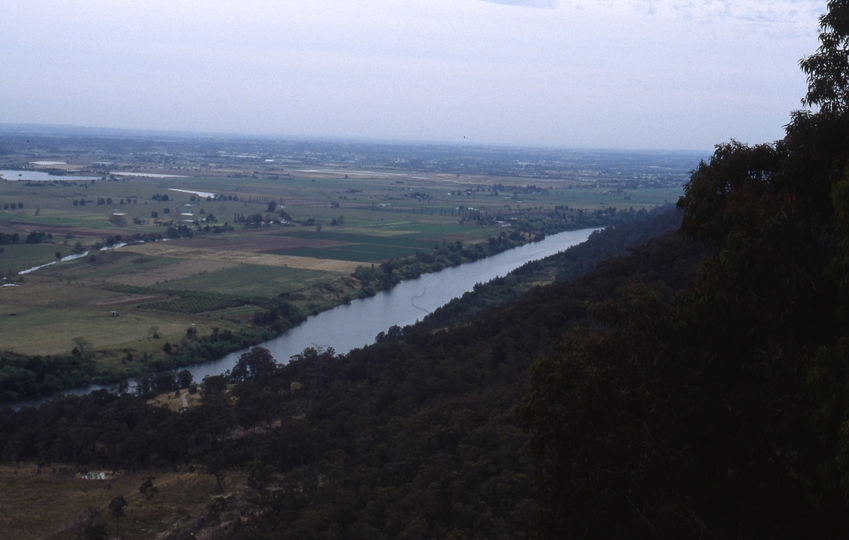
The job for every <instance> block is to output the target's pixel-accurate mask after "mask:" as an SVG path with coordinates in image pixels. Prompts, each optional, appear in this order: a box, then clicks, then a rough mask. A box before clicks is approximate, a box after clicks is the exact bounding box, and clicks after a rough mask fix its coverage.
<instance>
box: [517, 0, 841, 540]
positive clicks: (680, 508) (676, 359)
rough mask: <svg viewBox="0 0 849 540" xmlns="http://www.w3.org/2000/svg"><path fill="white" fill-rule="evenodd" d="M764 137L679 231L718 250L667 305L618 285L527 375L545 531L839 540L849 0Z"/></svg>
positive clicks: (728, 167) (723, 174)
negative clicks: (774, 136) (794, 99)
mask: <svg viewBox="0 0 849 540" xmlns="http://www.w3.org/2000/svg"><path fill="white" fill-rule="evenodd" d="M829 8H830V11H829V13H828V14H827V15H826V16H824V17H823V18H822V19H821V21H822V27H823V34H822V35H821V42H822V46H821V47H820V50H819V51H818V53H817V54H816V55H814V56H812V57H810V58H808V59H807V60H805V61H804V62H803V63H802V67H803V69H804V70H805V71H806V73H808V76H809V84H810V86H809V93H808V95H807V97H806V98H805V102H806V103H808V104H814V105H819V107H820V110H819V111H818V112H797V113H794V115H793V119H792V121H791V123H790V124H789V125H788V126H787V127H786V136H785V137H784V139H782V140H781V141H778V142H777V143H775V144H771V145H757V146H752V147H750V146H746V145H742V144H739V143H736V142H733V141H732V142H731V143H729V144H722V145H718V146H717V147H716V151H715V153H714V155H713V157H712V158H711V159H710V161H709V162H707V163H702V164H700V166H699V167H698V169H697V170H695V171H694V172H693V174H692V177H691V179H690V181H689V183H688V184H687V185H686V186H685V195H684V197H682V198H681V199H680V201H679V203H678V206H679V208H680V209H682V210H683V213H684V216H683V223H682V227H681V230H682V231H683V232H684V233H685V234H687V235H688V236H689V237H691V238H694V239H697V240H699V241H701V242H704V243H705V244H707V245H708V246H710V247H711V248H712V249H713V250H714V253H713V254H712V255H711V256H710V257H709V258H708V259H707V260H706V261H705V262H704V263H703V264H702V265H701V267H700V271H699V275H698V278H697V279H696V280H695V281H694V282H693V283H692V285H691V286H690V287H688V288H687V290H686V291H684V292H682V293H681V294H679V295H678V296H676V297H675V298H674V299H672V300H671V301H668V300H664V298H663V295H661V294H658V292H657V291H656V290H654V289H652V288H647V287H630V288H626V289H623V290H622V291H621V292H620V295H619V297H618V298H617V299H615V300H610V301H607V302H605V303H602V304H599V305H596V306H595V307H594V308H593V315H594V323H593V325H592V326H593V327H595V328H596V329H597V330H598V331H588V330H581V331H573V332H570V333H568V334H567V335H566V336H565V337H564V338H563V339H562V340H561V342H560V345H559V348H558V349H557V351H554V352H552V353H550V354H548V355H546V356H545V357H544V358H542V359H541V360H540V361H539V362H538V363H537V364H536V365H535V367H534V368H533V375H532V383H531V385H530V387H529V390H528V392H527V394H526V395H525V397H524V399H523V401H522V404H521V407H520V417H521V419H522V421H523V423H524V425H525V426H526V428H527V429H528V430H529V432H530V434H531V449H532V451H533V453H534V455H535V456H536V457H538V459H539V460H540V462H541V465H542V470H541V474H540V477H539V484H538V489H539V502H540V511H539V513H538V527H537V528H536V533H537V535H538V536H540V537H545V538H570V537H571V538H577V537H582V538H610V537H617V538H642V537H654V538H682V537H696V536H700V537H704V536H705V535H710V536H713V537H715V538H731V537H735V538H741V537H742V538H800V537H818V538H843V537H845V536H846V535H847V532H849V531H847V523H846V521H845V519H843V517H842V515H843V513H844V512H845V507H846V504H847V503H849V451H847V448H849V430H847V429H846V423H845V422H846V419H847V418H849V399H847V395H848V394H847V389H848V388H849V377H847V375H846V367H847V354H846V351H847V348H846V344H847V343H849V333H847V325H846V314H847V313H849V311H847V308H849V303H847V300H849V297H847V295H846V292H847V290H849V287H847V283H849V279H847V272H846V270H847V269H849V255H848V254H849V250H848V249H847V248H849V240H847V232H849V227H847V224H849V221H847V218H846V216H847V211H846V209H847V208H849V204H847V202H846V201H847V195H849V187H847V186H849V183H847V180H846V178H847V171H846V166H847V164H849V150H848V149H849V110H847V107H846V96H847V93H846V88H847V79H846V73H847V72H849V70H847V68H846V65H847V60H846V57H847V54H846V42H847V41H846V40H847V38H846V36H847V35H849V34H847V30H849V24H847V22H849V4H847V3H846V2H839V1H837V2H830V3H829Z"/></svg>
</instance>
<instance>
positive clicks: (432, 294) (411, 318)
mask: <svg viewBox="0 0 849 540" xmlns="http://www.w3.org/2000/svg"><path fill="white" fill-rule="evenodd" d="M595 230H597V229H581V230H578V231H567V232H562V233H558V234H552V235H549V236H547V237H546V238H545V239H543V240H541V241H539V242H533V243H530V244H525V245H523V246H520V247H517V248H513V249H511V250H508V251H504V252H502V253H499V254H498V255H493V256H492V257H487V258H486V259H482V260H479V261H476V262H472V263H467V264H463V265H460V266H455V267H452V268H446V269H444V270H441V271H439V272H434V273H432V274H425V275H422V276H420V277H418V278H416V279H411V280H407V281H402V282H401V283H399V284H398V285H396V286H395V287H393V288H392V289H391V290H389V291H381V292H379V293H378V294H376V295H375V296H371V297H369V298H362V299H358V300H353V301H351V302H350V303H348V304H345V305H341V306H338V307H335V308H333V309H330V310H328V311H324V312H322V313H319V314H318V315H313V316H311V317H309V318H308V319H307V320H306V321H304V322H303V323H301V324H300V325H298V326H296V327H294V328H291V329H289V330H287V331H285V332H283V333H282V334H280V335H279V336H278V337H276V338H274V339H272V340H270V341H266V342H265V343H262V344H260V346H261V347H265V348H267V349H268V350H269V351H271V354H272V355H273V356H274V358H276V359H277V361H278V362H288V361H289V358H290V357H292V356H294V355H296V354H299V353H301V352H302V351H303V350H304V349H305V348H307V347H316V348H318V347H323V348H325V349H326V348H328V347H333V349H334V350H335V351H336V352H337V353H346V352H348V351H350V350H352V349H355V348H358V347H363V346H364V345H368V344H370V343H373V342H374V338H375V336H377V334H379V333H380V332H385V331H386V330H387V329H388V328H389V327H390V326H393V325H397V326H401V327H404V326H407V325H410V324H414V323H415V322H416V321H418V320H420V319H422V318H423V317H424V316H425V315H427V314H428V313H430V312H432V311H433V310H435V309H436V308H438V307H440V306H442V305H444V304H447V303H448V302H449V301H451V300H452V299H454V298H457V297H459V296H462V295H463V293H465V292H468V291H471V290H472V289H473V288H474V286H475V284H477V283H486V282H488V281H490V280H492V279H495V278H497V277H502V276H505V275H507V274H508V273H510V272H512V271H513V270H515V269H516V268H519V267H520V266H522V265H523V264H525V263H528V262H531V261H536V260H539V259H544V258H545V257H548V256H550V255H554V254H555V253H559V252H561V251H564V250H566V249H568V248H570V247H572V246H574V245H577V244H580V243H582V242H585V241H586V240H587V238H589V236H590V234H591V233H592V232H593V231H595ZM246 350H247V349H245V350H241V351H236V352H233V353H230V354H228V355H227V356H224V357H223V358H220V359H217V360H210V361H208V362H203V363H201V364H196V365H194V366H189V367H188V368H186V369H188V370H190V371H191V372H192V377H193V378H194V380H195V381H201V380H203V378H204V377H205V376H207V375H218V374H221V373H224V372H225V371H227V370H229V369H231V368H232V367H233V366H234V365H235V364H236V361H237V360H238V358H239V356H240V355H241V354H243V353H244V352H245V351H246ZM99 388H103V387H102V386H98V385H92V386H89V387H86V388H80V389H76V390H66V391H65V393H67V394H83V393H88V392H91V391H93V390H97V389H99ZM49 399H50V398H49V397H47V398H39V399H33V400H21V401H17V402H12V403H7V404H6V405H11V406H12V407H13V408H15V409H18V408H20V407H22V406H24V405H28V406H37V405H38V404H39V403H43V402H44V401H47V400H49Z"/></svg>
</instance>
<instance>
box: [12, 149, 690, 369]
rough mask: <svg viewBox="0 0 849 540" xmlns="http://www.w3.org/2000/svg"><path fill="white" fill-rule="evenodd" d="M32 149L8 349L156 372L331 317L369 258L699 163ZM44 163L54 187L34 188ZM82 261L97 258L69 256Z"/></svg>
mask: <svg viewBox="0 0 849 540" xmlns="http://www.w3.org/2000/svg"><path fill="white" fill-rule="evenodd" d="M23 141H24V138H23V136H21V135H16V134H5V135H3V134H0V148H2V149H3V154H2V155H0V170H4V171H14V172H13V173H9V172H6V173H5V174H4V179H3V180H0V250H2V251H0V275H2V277H3V282H2V283H3V285H4V286H3V287H2V288H0V344H2V345H0V348H2V350H3V351H6V352H8V353H13V354H16V355H70V354H72V352H74V351H76V352H75V353H74V354H82V355H83V356H85V357H87V358H88V359H93V360H94V361H95V364H96V366H97V368H96V369H97V373H100V374H101V375H102V377H103V378H104V379H110V378H111V379H114V378H116V377H117V376H120V375H121V374H127V373H138V372H140V371H143V370H145V369H157V368H156V367H155V366H156V364H155V362H152V363H151V364H150V365H148V366H147V367H145V366H143V365H141V364H140V363H139V360H138V359H139V358H142V359H144V361H145V362H146V361H148V360H151V361H154V360H155V359H157V358H162V357H166V356H167V355H168V353H165V352H163V346H164V344H165V343H166V342H167V343H169V344H175V345H182V346H188V345H190V344H191V343H190V342H191V340H193V339H194V340H197V339H203V338H206V337H209V336H213V335H216V336H217V335H231V334H234V333H237V332H240V331H242V332H247V331H252V330H251V329H253V328H255V324H257V321H259V320H266V319H267V317H266V318H265V319H262V318H260V319H256V318H255V316H254V314H255V313H257V312H262V311H263V310H268V309H272V308H274V309H279V310H283V311H286V312H288V313H300V314H309V313H315V312H317V311H321V310H323V309H327V308H329V307H332V306H333V305H337V304H338V303H340V302H345V301H348V300H350V299H353V298H356V297H358V296H361V295H363V294H368V293H370V292H373V291H374V287H379V286H387V285H389V284H391V283H389V282H387V281H385V280H384V281H382V282H381V281H375V282H374V283H371V284H369V283H366V281H364V280H366V277H364V276H365V274H364V273H362V272H360V273H359V274H357V269H358V267H361V266H362V267H364V268H370V267H372V265H377V266H380V265H381V264H383V263H385V262H387V261H389V260H405V258H407V259H415V258H416V257H425V258H427V257H428V254H431V253H436V250H438V249H440V247H442V248H444V247H445V246H451V245H454V244H455V243H457V242H460V243H461V244H462V245H465V246H473V245H476V244H480V243H481V242H484V243H485V244H487V245H495V244H492V243H486V242H485V241H486V240H487V239H489V238H495V237H500V238H501V239H502V240H503V241H505V242H506V241H507V240H506V239H507V238H508V236H510V237H512V238H513V240H512V241H513V242H514V243H515V242H519V243H521V242H524V241H528V240H531V239H532V238H533V237H534V236H535V235H537V234H544V233H546V232H552V231H554V230H563V229H567V228H579V227H582V226H585V225H586V224H588V223H592V224H594V225H596V224H599V223H604V222H608V221H609V220H610V219H612V217H615V216H616V215H621V214H625V213H627V212H632V211H635V210H641V209H650V208H653V207H655V206H658V205H660V204H664V203H668V202H674V201H675V200H676V199H677V197H678V195H679V194H680V191H681V185H682V183H683V182H684V181H685V180H686V177H687V171H688V170H689V169H692V168H693V167H694V166H695V165H696V164H697V159H698V158H697V156H693V155H677V154H676V155H672V156H668V155H637V156H636V157H635V156H626V155H619V156H617V155H609V154H598V155H597V154H592V153H584V154H580V153H570V152H561V153H563V154H565V155H566V157H568V158H569V159H571V160H572V161H568V160H561V161H560V162H555V161H556V160H553V159H551V155H549V154H542V155H536V154H535V155H533V156H531V158H533V160H536V161H532V160H531V158H528V157H527V156H526V157H525V158H523V159H522V160H520V159H518V157H517V156H518V154H516V152H518V151H517V150H509V149H503V150H502V151H501V153H498V151H497V150H493V149H463V148H454V149H439V148H431V147H426V146H422V147H390V146H377V145H365V144H364V145H359V146H357V145H352V144H342V143H339V144H331V143H320V144H319V143H312V144H307V143H298V144H295V143H279V142H272V141H253V142H252V141H241V140H210V141H206V140H192V139H178V138H177V139H167V138H150V137H148V138H144V137H130V136H127V137H124V138H121V137H117V138H98V137H83V136H78V137H73V136H67V137H60V138H57V137H52V136H47V135H42V136H36V135H28V136H27V138H26V143H24V142H23ZM511 152H512V154H511ZM551 152H554V151H551ZM513 154H516V155H513ZM504 155H506V156H507V158H503V156H504ZM626 158H627V159H626ZM499 160H500V161H499ZM45 163H46V164H45ZM517 163H523V164H522V165H517ZM529 163H530V164H529ZM30 173H39V174H40V176H39V177H40V178H41V179H40V180H25V179H24V178H25V174H30ZM47 174H49V175H50V176H47ZM80 177H84V178H86V179H84V180H80V179H75V178H80ZM92 178H93V179H92ZM592 220H594V221H592ZM505 235H508V236H505ZM124 244H126V245H124ZM499 245H504V246H507V245H508V244H503V242H502V244H499ZM509 245H512V244H509ZM446 253H447V252H446ZM75 254H76V255H84V256H80V257H79V258H76V259H74V260H62V259H63V258H65V257H68V256H71V255H75ZM430 258H431V259H432V257H430ZM445 260H446V261H447V259H445ZM456 260H460V259H456ZM48 263H55V264H51V265H50V266H46V267H44V268H40V269H38V270H35V271H32V272H30V273H26V274H21V272H22V271H24V270H26V269H30V268H33V267H35V266H40V265H46V264H48ZM438 267H439V265H438V264H437V265H436V266H432V267H430V268H438ZM417 268H421V265H418V266H417ZM411 271H412V270H411ZM416 271H422V270H416ZM425 271H426V270H425ZM404 275H407V274H404ZM357 276H359V277H357ZM374 279H377V278H374ZM381 284H382V285H381ZM116 315H117V316H116ZM298 316H300V315H298ZM298 316H296V315H291V319H287V320H288V321H290V322H292V321H296V320H297V317H298ZM287 320H283V321H282V322H280V321H277V324H276V326H274V325H272V326H271V327H270V328H272V331H274V330H273V329H274V328H276V329H278V330H279V329H280V328H282V327H285V325H286V324H289V323H290V322H286V321H287ZM272 322H273V319H272ZM281 325H282V326H281ZM226 332H229V333H230V334H225V333H226ZM246 335H247V334H246ZM250 335H259V334H250ZM263 335H265V334H263ZM245 339H248V338H245ZM80 343H83V344H84V345H83V346H80ZM81 349H82V350H81ZM133 359H136V360H133Z"/></svg>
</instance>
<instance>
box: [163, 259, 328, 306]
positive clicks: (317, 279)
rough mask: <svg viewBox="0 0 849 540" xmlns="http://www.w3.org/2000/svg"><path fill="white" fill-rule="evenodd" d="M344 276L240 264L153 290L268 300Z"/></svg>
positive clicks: (173, 282) (164, 284) (176, 281)
mask: <svg viewBox="0 0 849 540" xmlns="http://www.w3.org/2000/svg"><path fill="white" fill-rule="evenodd" d="M287 254H288V252H287ZM344 275H345V274H340V273H335V272H320V271H316V270H303V269H300V268H279V267H271V266H259V265H253V264H243V265H239V266H236V267H233V268H228V269H225V270H220V271H218V272H212V273H201V274H198V275H196V276H193V277H188V278H184V279H178V280H175V281H169V282H168V283H162V284H160V285H156V286H154V287H153V288H154V289H157V290H168V291H180V290H191V291H215V292H219V293H225V294H233V295H239V296H262V297H266V298H271V297H274V296H277V295H278V294H280V293H284V292H292V291H297V290H299V289H303V288H305V287H311V286H313V285H319V284H322V283H327V282H329V281H333V280H334V279H338V278H340V277H342V276H344Z"/></svg>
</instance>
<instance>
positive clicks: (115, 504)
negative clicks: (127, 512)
mask: <svg viewBox="0 0 849 540" xmlns="http://www.w3.org/2000/svg"><path fill="white" fill-rule="evenodd" d="M125 506H127V501H126V499H124V496H123V495H118V496H117V497H115V498H114V499H112V501H111V502H110V503H109V512H111V513H112V517H113V518H115V538H116V539H120V538H121V534H120V523H121V518H122V517H124V507H125Z"/></svg>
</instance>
